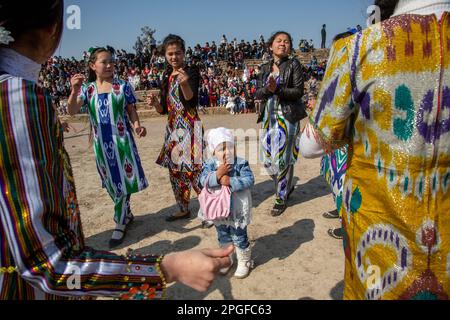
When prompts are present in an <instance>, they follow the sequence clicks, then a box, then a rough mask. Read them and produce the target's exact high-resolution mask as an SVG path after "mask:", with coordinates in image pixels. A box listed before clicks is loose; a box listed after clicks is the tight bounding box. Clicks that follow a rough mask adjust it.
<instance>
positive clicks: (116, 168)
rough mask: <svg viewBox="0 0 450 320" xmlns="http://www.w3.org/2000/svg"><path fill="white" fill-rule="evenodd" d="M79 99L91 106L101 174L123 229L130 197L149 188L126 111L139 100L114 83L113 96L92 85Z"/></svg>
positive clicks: (122, 83) (124, 84) (120, 83)
mask: <svg viewBox="0 0 450 320" xmlns="http://www.w3.org/2000/svg"><path fill="white" fill-rule="evenodd" d="M79 99H81V100H82V101H84V104H85V105H86V106H88V112H89V118H90V121H91V126H92V129H93V133H94V153H95V159H96V163H97V170H98V173H99V175H100V178H101V180H102V184H103V187H104V188H106V190H107V191H108V193H109V195H110V196H111V198H112V199H113V201H114V203H115V221H116V223H119V224H121V225H123V224H124V220H125V218H126V216H127V214H128V213H129V212H130V208H129V202H130V195H131V194H133V193H137V192H139V191H142V190H144V189H145V188H147V187H148V182H147V179H146V178H145V175H144V170H143V169H142V165H141V160H140V158H139V154H138V150H137V147H136V143H135V141H134V138H133V130H132V128H131V125H130V121H129V119H128V114H127V110H126V108H127V106H128V105H134V104H135V103H136V97H135V95H134V92H133V89H132V88H131V86H130V84H129V83H128V82H125V81H122V80H114V82H113V85H112V92H111V93H103V94H99V93H98V91H97V85H96V83H95V82H92V83H89V84H86V85H84V86H83V87H82V90H81V93H80V96H79Z"/></svg>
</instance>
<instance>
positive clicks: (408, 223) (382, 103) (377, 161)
mask: <svg viewBox="0 0 450 320" xmlns="http://www.w3.org/2000/svg"><path fill="white" fill-rule="evenodd" d="M449 31H450V14H448V13H446V14H445V15H444V16H443V18H442V20H441V21H439V20H438V19H437V18H436V15H427V16H423V15H403V16H398V17H395V18H392V19H390V20H387V21H384V22H382V23H381V24H377V25H374V26H372V27H371V28H368V29H367V30H364V31H363V32H361V33H358V34H356V35H354V36H352V37H349V38H345V39H342V40H339V41H338V42H336V43H335V45H334V48H333V52H332V54H331V58H330V62H329V65H328V68H327V72H326V76H325V80H324V83H323V84H322V90H321V94H320V95H319V99H318V101H317V104H316V108H315V111H314V114H313V118H312V120H313V121H314V123H315V124H316V126H317V128H318V129H320V131H321V133H322V139H323V143H324V144H325V145H326V146H328V147H329V149H330V150H331V149H334V148H336V147H339V146H343V145H345V144H346V143H348V142H349V143H350V151H349V152H350V154H349V159H348V171H347V177H346V183H345V186H344V195H343V199H340V200H339V201H340V202H341V203H342V209H341V210H342V211H341V212H342V214H343V220H344V226H345V227H346V233H347V239H348V236H349V235H351V237H352V239H351V240H352V241H346V243H345V246H346V257H347V263H348V265H347V275H348V274H349V273H353V274H354V275H355V277H359V280H360V282H357V281H356V280H357V278H353V279H352V280H351V281H350V278H348V279H349V281H348V282H347V281H346V298H350V299H354V298H375V299H376V298H380V297H382V298H387V299H389V298H399V297H404V298H411V297H413V296H414V295H415V294H418V293H417V292H418V291H417V290H416V289H417V288H419V287H421V286H425V287H424V288H430V286H429V284H430V283H431V282H430V283H428V284H427V285H425V283H426V281H434V282H433V283H435V282H436V283H437V284H439V285H438V286H431V287H433V289H432V290H434V291H433V292H432V293H433V294H435V295H437V294H438V293H439V292H438V291H440V292H442V291H444V292H450V287H449V282H448V276H449V274H448V272H446V271H445V270H444V269H443V268H442V267H443V266H444V265H445V264H447V265H448V266H447V270H450V269H449V268H450V255H449V252H450V245H449V243H450V236H449V235H450V232H449V231H450V215H448V212H450V201H449V199H450V198H449V197H448V191H449V188H448V187H449V184H450V69H449V65H450V55H449V51H450V38H449V37H450V34H449ZM350 242H352V243H350ZM427 261H429V263H428V265H427ZM444 261H445V262H444ZM447 261H448V262H447ZM370 265H371V266H379V267H380V268H381V272H382V279H381V282H382V284H383V285H382V288H380V289H381V290H378V291H377V290H375V289H374V290H371V289H370V288H369V289H367V288H366V287H365V283H366V282H367V279H368V276H369V275H368V274H367V273H366V269H367V268H368V267H369V266H370ZM426 270H428V271H430V274H429V275H431V276H429V277H428V278H427V279H426V280H424V279H423V276H424V274H423V273H424V272H425V271H426ZM383 272H385V273H384V274H383ZM402 280H403V281H402ZM435 280H436V281H435ZM415 282H416V283H415ZM414 283H415V284H416V286H414ZM361 284H364V291H365V292H364V291H361V289H362V287H361ZM445 286H447V287H445ZM394 288H395V290H394ZM414 288H416V289H414ZM422 289H423V288H422ZM414 290H416V291H417V292H416V291H414ZM423 290H425V289H423Z"/></svg>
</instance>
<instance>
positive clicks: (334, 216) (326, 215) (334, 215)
mask: <svg viewBox="0 0 450 320" xmlns="http://www.w3.org/2000/svg"><path fill="white" fill-rule="evenodd" d="M322 216H323V217H324V218H325V219H339V212H338V211H337V210H334V211H328V212H325V213H324V214H323V215H322Z"/></svg>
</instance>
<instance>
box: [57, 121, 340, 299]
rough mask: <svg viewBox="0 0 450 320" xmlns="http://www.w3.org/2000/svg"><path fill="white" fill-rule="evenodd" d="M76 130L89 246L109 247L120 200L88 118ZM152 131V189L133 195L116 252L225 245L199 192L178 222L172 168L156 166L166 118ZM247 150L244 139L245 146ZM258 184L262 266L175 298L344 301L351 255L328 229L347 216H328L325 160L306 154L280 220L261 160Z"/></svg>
mask: <svg viewBox="0 0 450 320" xmlns="http://www.w3.org/2000/svg"><path fill="white" fill-rule="evenodd" d="M202 120H203V123H204V126H205V129H206V130H208V129H212V128H215V127H228V128H230V129H244V130H248V129H255V130H257V129H258V126H257V124H256V116H255V115H239V116H231V115H213V116H203V117H202ZM71 125H72V126H73V128H74V129H75V130H76V131H72V132H71V133H69V134H67V136H66V140H65V141H66V142H65V143H66V148H67V150H68V152H69V154H70V156H71V160H72V165H73V170H74V174H75V181H76V186H77V192H78V200H79V203H80V207H81V218H82V222H83V227H84V233H85V236H86V238H87V245H89V246H91V247H94V248H96V249H100V250H108V240H109V239H110V237H111V234H112V230H113V229H114V222H113V203H112V201H111V199H110V197H109V196H108V194H107V193H106V191H105V190H103V189H101V183H100V178H99V176H98V174H97V170H96V166H95V160H94V153H93V149H92V148H91V147H90V146H89V143H88V130H86V128H87V124H86V123H72V124H71ZM143 125H144V126H146V127H147V130H148V136H147V137H146V138H144V139H140V140H139V141H138V142H137V143H138V149H139V153H140V156H141V159H142V162H143V167H144V171H145V173H146V176H147V178H148V180H149V182H150V187H149V188H148V189H146V190H144V191H142V192H141V193H139V194H136V195H133V196H132V198H131V206H132V210H133V213H134V215H135V216H136V220H135V222H134V223H133V225H132V226H131V228H130V229H129V232H128V235H127V238H126V240H125V242H124V243H123V245H122V246H121V247H120V248H119V249H118V250H117V251H116V253H118V254H125V253H126V251H127V249H128V248H132V249H134V250H137V251H138V252H139V253H141V254H167V253H170V252H178V251H183V250H188V249H193V248H196V249H198V248H210V247H216V246H217V236H216V231H215V229H209V230H203V229H201V227H200V222H199V220H198V219H197V218H196V217H195V215H196V213H197V211H198V207H199V205H198V201H197V199H196V197H195V198H193V201H192V204H191V207H192V212H193V217H192V219H191V220H184V221H179V222H175V223H167V222H165V217H166V216H168V215H170V214H171V213H174V212H175V211H176V210H177V206H176V203H175V199H174V196H173V193H172V189H171V186H170V182H169V176H168V171H167V170H166V169H163V168H161V167H159V166H158V165H156V164H155V160H156V158H157V156H158V155H159V152H160V150H161V147H162V145H163V139H164V132H165V125H166V121H165V119H164V118H155V119H148V120H144V121H143ZM239 148H240V151H239V150H238V152H241V151H242V150H244V149H243V148H245V146H244V145H241V146H239ZM256 148H257V139H256V138H253V139H250V141H249V146H247V150H248V151H247V154H248V155H247V156H248V157H253V158H255V152H256V151H255V150H257V149H256ZM252 169H253V172H254V174H255V178H256V184H255V187H254V188H253V191H252V193H253V205H254V211H253V220H254V221H253V224H252V225H250V226H249V237H250V239H251V243H252V247H253V256H254V259H255V263H256V268H255V269H254V270H253V272H252V273H251V275H250V277H249V278H247V279H245V280H238V279H234V278H233V277H232V274H233V273H230V275H229V276H227V277H219V278H218V279H217V281H216V282H215V283H214V285H213V286H212V287H211V289H210V290H209V291H208V292H207V293H197V292H195V291H193V290H191V289H190V288H187V287H185V286H183V285H180V284H173V285H171V286H170V287H169V288H168V298H169V299H172V300H187V299H189V300H203V299H206V300H211V299H215V300H223V299H225V300H229V299H237V300H258V299H262V300H299V299H319V300H330V299H334V300H336V299H342V294H343V293H342V290H343V281H342V280H343V274H344V254H343V249H342V243H341V242H340V241H337V240H334V239H332V238H330V237H329V236H328V235H327V230H328V229H329V228H333V227H338V226H339V221H337V220H336V221H333V220H331V221H330V220H326V219H324V218H323V217H322V214H323V213H324V212H325V211H329V210H333V209H334V203H333V199H332V196H331V194H330V188H329V187H328V186H327V184H326V182H325V181H324V179H323V178H321V177H320V175H319V171H320V159H317V160H305V159H302V158H300V159H299V161H298V164H297V166H296V169H295V176H296V177H297V179H296V190H295V192H294V193H293V195H292V197H291V199H290V202H289V209H288V210H287V211H286V212H285V214H284V215H282V216H281V217H279V218H273V217H271V216H270V210H271V208H272V206H273V203H274V191H275V190H274V186H273V183H272V181H271V180H270V177H268V176H267V175H265V174H264V171H263V170H262V169H261V165H259V164H258V163H255V164H252Z"/></svg>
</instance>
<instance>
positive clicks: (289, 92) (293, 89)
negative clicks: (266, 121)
mask: <svg viewBox="0 0 450 320" xmlns="http://www.w3.org/2000/svg"><path fill="white" fill-rule="evenodd" d="M273 64H274V62H273V61H271V62H268V63H266V64H263V65H262V66H261V72H260V73H259V75H258V82H257V90H256V99H257V100H260V101H262V102H263V103H265V102H267V100H268V99H269V98H270V97H272V96H273V95H276V96H278V98H279V101H280V104H281V108H282V110H283V114H284V116H285V117H286V119H287V120H288V121H289V122H292V123H296V122H299V121H300V120H303V119H304V118H306V117H307V114H306V108H305V105H304V103H303V102H302V97H303V95H304V92H305V84H304V80H303V72H302V66H301V64H300V62H299V61H298V60H297V59H296V58H293V59H289V58H286V59H283V60H281V61H280V62H279V63H278V67H279V69H280V86H279V88H278V90H277V91H276V92H275V94H273V93H271V92H270V91H269V90H268V89H267V87H266V86H265V84H266V82H267V79H268V78H269V75H270V74H271V72H272V67H273ZM264 112H265V108H264ZM263 116H264V113H263V114H262V115H260V119H258V122H261V121H262V118H263Z"/></svg>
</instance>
